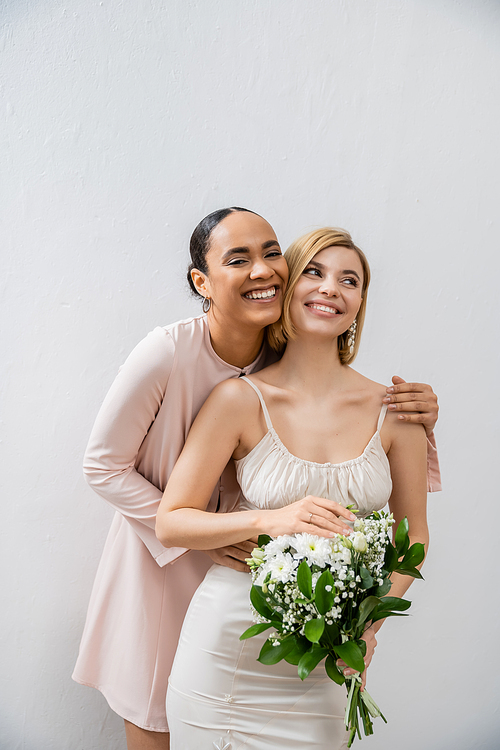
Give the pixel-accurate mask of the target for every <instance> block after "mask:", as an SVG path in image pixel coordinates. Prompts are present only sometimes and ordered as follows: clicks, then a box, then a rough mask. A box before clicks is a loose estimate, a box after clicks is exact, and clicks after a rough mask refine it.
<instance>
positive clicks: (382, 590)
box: [375, 578, 392, 596]
mask: <svg viewBox="0 0 500 750" xmlns="http://www.w3.org/2000/svg"><path fill="white" fill-rule="evenodd" d="M391 587H392V583H391V579H390V578H385V579H384V582H383V584H382V585H381V586H378V588H376V589H375V596H385V595H386V594H388V593H389V591H390V590H391Z"/></svg>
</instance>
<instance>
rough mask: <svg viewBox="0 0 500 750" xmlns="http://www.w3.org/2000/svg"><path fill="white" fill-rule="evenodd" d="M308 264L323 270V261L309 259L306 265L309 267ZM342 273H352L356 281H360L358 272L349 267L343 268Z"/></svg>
mask: <svg viewBox="0 0 500 750" xmlns="http://www.w3.org/2000/svg"><path fill="white" fill-rule="evenodd" d="M309 266H314V267H315V268H319V270H320V271H324V269H325V266H324V265H323V263H318V262H317V261H316V260H310V261H309V263H308V264H307V266H306V267H307V268H309ZM342 273H352V275H353V276H355V277H356V278H357V280H358V281H361V278H360V276H359V273H358V272H357V271H353V270H352V269H350V268H346V269H344V270H343V271H342Z"/></svg>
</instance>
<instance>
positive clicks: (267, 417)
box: [239, 375, 274, 430]
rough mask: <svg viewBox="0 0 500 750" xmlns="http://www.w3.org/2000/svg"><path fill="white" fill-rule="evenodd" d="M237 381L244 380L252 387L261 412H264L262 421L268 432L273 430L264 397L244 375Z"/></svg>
mask: <svg viewBox="0 0 500 750" xmlns="http://www.w3.org/2000/svg"><path fill="white" fill-rule="evenodd" d="M239 379H240V380H245V381H246V382H247V383H248V385H251V386H252V388H253V389H254V391H255V393H256V394H257V396H258V397H259V401H260V405H261V406H262V411H263V412H264V419H265V420H266V427H267V429H268V430H272V429H274V428H273V423H272V422H271V417H270V416H269V412H268V411H267V406H266V402H265V401H264V396H263V395H262V393H261V392H260V391H259V389H258V388H257V386H256V385H255V383H252V381H251V380H249V379H248V378H247V377H246V376H245V375H242V376H241V377H240V378H239Z"/></svg>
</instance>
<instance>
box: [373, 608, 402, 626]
mask: <svg viewBox="0 0 500 750" xmlns="http://www.w3.org/2000/svg"><path fill="white" fill-rule="evenodd" d="M387 617H408V615H407V614H406V613H405V612H388V611H386V610H382V611H381V612H375V613H374V614H373V615H372V617H371V621H372V623H374V622H378V621H379V620H385V619H386V618H387Z"/></svg>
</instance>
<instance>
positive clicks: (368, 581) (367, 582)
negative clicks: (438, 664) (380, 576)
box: [359, 565, 374, 589]
mask: <svg viewBox="0 0 500 750" xmlns="http://www.w3.org/2000/svg"><path fill="white" fill-rule="evenodd" d="M359 575H360V576H361V581H362V585H363V588H364V589H371V587H372V586H373V583H374V581H373V576H371V575H370V573H369V572H368V570H367V569H366V568H365V567H364V565H362V566H361V568H360V569H359Z"/></svg>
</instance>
